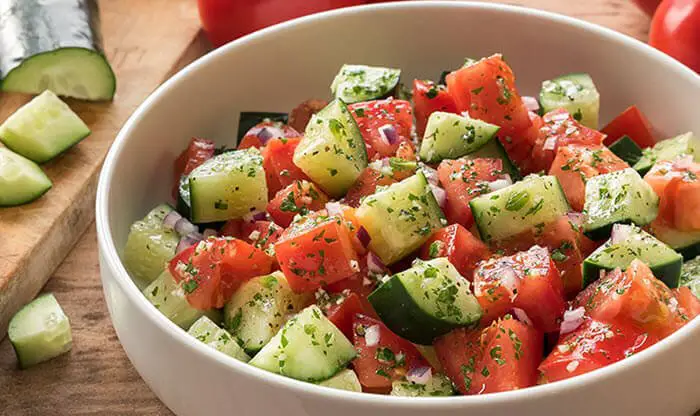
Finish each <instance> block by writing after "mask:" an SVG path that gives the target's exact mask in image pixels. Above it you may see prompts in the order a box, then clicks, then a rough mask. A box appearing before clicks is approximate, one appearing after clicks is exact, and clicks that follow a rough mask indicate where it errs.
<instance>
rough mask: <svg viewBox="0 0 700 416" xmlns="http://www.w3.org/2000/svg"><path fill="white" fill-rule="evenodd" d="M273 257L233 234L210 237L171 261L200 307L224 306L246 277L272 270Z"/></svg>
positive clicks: (189, 296) (189, 297) (191, 300)
mask: <svg viewBox="0 0 700 416" xmlns="http://www.w3.org/2000/svg"><path fill="white" fill-rule="evenodd" d="M272 263H273V258H272V257H271V256H269V255H267V254H266V253H265V252H264V251H262V250H260V249H258V248H255V247H253V246H251V245H250V244H248V243H246V242H244V241H242V240H238V239H235V238H234V239H232V238H215V237H210V238H209V239H207V240H204V241H201V242H199V243H198V244H195V245H193V246H191V247H189V248H187V249H185V250H183V251H182V252H180V253H179V254H178V255H176V256H175V257H174V258H173V259H172V260H171V261H170V264H169V270H170V273H171V274H172V275H173V277H174V278H175V280H176V281H178V282H181V281H182V282H183V283H182V289H183V290H184V291H185V294H186V296H187V301H188V302H189V303H190V304H191V305H192V306H194V307H195V308H197V309H211V308H221V307H223V306H224V304H225V303H226V302H227V301H228V300H229V299H230V298H231V295H233V293H234V292H235V291H236V289H238V287H239V286H240V285H241V284H242V283H243V282H245V281H246V280H248V279H250V278H253V277H255V276H260V275H264V274H268V273H270V271H271V269H272Z"/></svg>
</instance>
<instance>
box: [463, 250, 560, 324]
mask: <svg viewBox="0 0 700 416" xmlns="http://www.w3.org/2000/svg"><path fill="white" fill-rule="evenodd" d="M474 294H475V295H476V298H477V300H478V301H479V304H480V305H481V307H482V309H483V310H484V316H483V317H482V318H481V319H482V322H484V323H488V322H491V321H493V320H495V319H497V318H499V317H501V316H503V315H505V314H506V312H508V311H510V310H511V309H513V308H519V309H522V310H523V311H524V312H525V313H526V314H527V316H528V318H529V319H530V321H532V323H533V325H534V326H535V327H536V328H538V329H540V330H542V331H544V332H553V331H557V330H559V319H560V318H561V316H562V315H563V314H564V310H565V309H566V300H565V299H564V289H563V286H562V282H561V277H560V275H559V271H558V270H557V268H556V267H555V265H554V262H553V261H552V259H551V257H550V255H549V251H547V249H546V248H543V247H539V246H534V247H532V248H531V249H530V250H528V251H523V252H519V253H516V254H515V255H512V256H507V257H501V258H494V259H491V260H488V261H486V262H483V263H480V264H479V266H478V267H477V268H476V271H475V272H474Z"/></svg>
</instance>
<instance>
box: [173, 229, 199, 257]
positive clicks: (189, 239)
mask: <svg viewBox="0 0 700 416" xmlns="http://www.w3.org/2000/svg"><path fill="white" fill-rule="evenodd" d="M203 239H204V236H203V235H202V234H200V233H198V232H193V233H190V234H187V235H186V236H184V237H182V238H181V239H180V242H179V243H177V247H176V248H175V253H176V254H177V253H180V252H181V251H183V250H185V249H186V248H188V247H191V246H193V245H195V244H197V243H198V242H200V241H202V240H203Z"/></svg>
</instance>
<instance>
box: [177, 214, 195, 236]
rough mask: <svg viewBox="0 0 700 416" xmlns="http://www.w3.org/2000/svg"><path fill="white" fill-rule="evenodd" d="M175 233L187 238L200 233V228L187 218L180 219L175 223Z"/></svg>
mask: <svg viewBox="0 0 700 416" xmlns="http://www.w3.org/2000/svg"><path fill="white" fill-rule="evenodd" d="M174 228H175V231H177V233H178V234H180V235H181V236H187V235H189V234H192V233H196V232H199V228H198V227H197V226H196V225H194V224H192V223H191V222H189V221H188V220H187V218H180V219H179V220H177V222H175V227H174Z"/></svg>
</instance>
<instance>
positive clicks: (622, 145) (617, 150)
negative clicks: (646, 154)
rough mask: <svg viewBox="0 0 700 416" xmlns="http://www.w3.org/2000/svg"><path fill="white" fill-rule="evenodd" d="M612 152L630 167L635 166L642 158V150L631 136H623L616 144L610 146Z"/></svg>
mask: <svg viewBox="0 0 700 416" xmlns="http://www.w3.org/2000/svg"><path fill="white" fill-rule="evenodd" d="M608 148H609V149H610V151H611V152H613V153H614V154H615V155H616V156H617V157H619V158H620V159H622V160H624V161H625V162H627V164H628V165H630V166H634V164H635V163H637V162H639V159H641V158H642V149H641V148H640V147H639V146H638V145H637V143H635V142H634V140H632V139H631V138H630V136H622V137H620V138H619V139H617V140H616V141H615V143H613V144H611V145H610V146H608Z"/></svg>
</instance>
